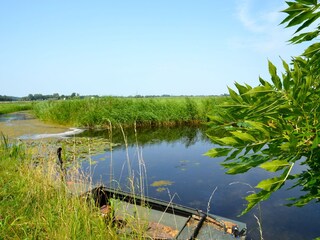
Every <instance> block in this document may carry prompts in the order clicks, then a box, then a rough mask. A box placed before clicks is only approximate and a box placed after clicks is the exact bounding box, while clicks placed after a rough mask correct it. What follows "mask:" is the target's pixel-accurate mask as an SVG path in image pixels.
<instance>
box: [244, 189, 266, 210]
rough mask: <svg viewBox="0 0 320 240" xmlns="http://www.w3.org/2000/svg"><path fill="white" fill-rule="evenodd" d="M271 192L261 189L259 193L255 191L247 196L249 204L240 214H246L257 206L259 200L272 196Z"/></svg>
mask: <svg viewBox="0 0 320 240" xmlns="http://www.w3.org/2000/svg"><path fill="white" fill-rule="evenodd" d="M270 195H271V192H268V191H263V190H262V191H260V192H259V193H253V194H250V195H249V196H247V197H246V200H247V201H248V205H247V207H246V209H245V210H243V211H242V213H241V214H240V215H243V214H246V213H247V212H249V211H250V210H251V209H252V208H253V207H254V206H256V205H257V204H258V203H259V202H261V201H263V200H266V199H268V198H269V197H270Z"/></svg>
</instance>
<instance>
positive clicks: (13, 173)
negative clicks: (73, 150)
mask: <svg viewBox="0 0 320 240" xmlns="http://www.w3.org/2000/svg"><path fill="white" fill-rule="evenodd" d="M28 152H29V149H28V148H26V147H25V146H24V144H22V143H17V142H13V141H11V140H9V139H8V138H6V137H4V136H2V139H0V186H1V188H0V239H93V238H94V239H117V234H116V229H113V228H112V226H111V224H109V225H108V223H107V224H106V221H105V219H103V217H101V216H100V215H99V209H98V208H96V207H95V206H93V205H90V204H86V202H85V201H84V200H83V199H81V198H77V197H73V198H72V197H71V196H70V193H69V192H68V191H67V188H66V186H65V185H64V184H63V182H61V181H60V177H58V178H57V172H56V168H55V166H56V164H55V159H52V155H50V154H48V152H47V154H46V158H45V159H44V161H43V162H38V163H37V164H35V163H34V162H33V161H31V157H30V156H29V153H28ZM49 155H50V156H49ZM55 176H56V177H55Z"/></svg>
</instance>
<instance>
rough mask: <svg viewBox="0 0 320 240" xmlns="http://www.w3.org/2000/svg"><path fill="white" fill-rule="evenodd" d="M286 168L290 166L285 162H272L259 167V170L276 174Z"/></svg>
mask: <svg viewBox="0 0 320 240" xmlns="http://www.w3.org/2000/svg"><path fill="white" fill-rule="evenodd" d="M288 166H290V164H289V163H288V162H287V161H285V160H273V161H270V162H265V163H263V164H261V165H260V167H261V168H263V169H265V170H267V171H269V172H276V171H278V170H281V169H283V168H285V167H288Z"/></svg>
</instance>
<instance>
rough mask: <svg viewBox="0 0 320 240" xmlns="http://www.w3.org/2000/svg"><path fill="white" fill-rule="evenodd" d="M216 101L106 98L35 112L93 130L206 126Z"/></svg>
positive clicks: (39, 107) (49, 105)
mask: <svg viewBox="0 0 320 240" xmlns="http://www.w3.org/2000/svg"><path fill="white" fill-rule="evenodd" d="M223 99H224V98H223ZM217 101H222V98H219V97H203V98H114V97H106V98H95V99H74V100H60V101H45V102H38V103H37V104H35V105H34V108H33V109H34V112H35V114H36V116H37V117H38V118H40V119H42V120H44V121H51V122H55V123H59V124H67V125H75V126H82V127H90V128H94V127H96V128H97V127H106V126H109V125H110V124H112V125H116V124H119V123H120V124H123V125H133V124H136V125H138V126H170V125H182V124H199V123H201V122H205V121H206V119H207V114H209V113H210V112H212V111H213V110H214V109H215V107H216V103H217Z"/></svg>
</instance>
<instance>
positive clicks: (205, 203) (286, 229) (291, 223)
mask: <svg viewBox="0 0 320 240" xmlns="http://www.w3.org/2000/svg"><path fill="white" fill-rule="evenodd" d="M82 136H100V137H101V136H102V137H103V136H104V137H107V138H109V137H110V133H108V132H105V131H100V132H88V131H87V132H84V133H82ZM124 139H125V140H124ZM112 140H113V142H114V143H119V145H118V146H116V147H114V148H113V149H112V151H110V149H106V151H105V153H103V154H99V155H96V156H94V157H92V161H93V162H96V164H94V165H89V164H88V163H87V162H86V163H84V164H83V168H84V169H86V170H87V171H91V174H92V176H93V181H95V182H102V183H104V184H105V185H107V186H113V187H120V188H121V189H122V190H126V189H130V185H131V184H130V181H128V177H129V176H130V179H133V178H134V179H135V180H136V181H135V182H136V185H138V186H142V188H143V192H144V193H145V194H146V195H147V196H150V197H154V198H159V199H162V200H166V201H170V199H172V197H173V198H174V202H176V203H179V204H183V205H186V206H190V207H193V208H197V209H201V210H205V211H206V210H207V208H208V207H209V209H210V212H211V213H213V214H216V215H220V216H224V217H227V218H231V219H237V220H239V221H242V222H246V223H247V227H248V232H249V236H248V239H260V233H259V230H258V229H259V228H258V224H257V220H256V218H255V217H254V215H256V216H257V217H259V218H260V221H261V225H262V231H263V238H264V239H282V240H283V239H295V240H297V239H313V238H315V237H317V236H320V224H319V216H320V205H319V204H315V203H312V204H309V205H307V206H305V207H303V208H297V207H287V206H284V204H285V203H287V202H286V199H287V198H289V197H293V196H299V194H300V191H299V189H293V190H287V188H288V187H289V186H290V183H289V184H287V185H285V186H284V188H283V189H281V190H280V191H279V192H277V193H275V194H274V195H273V196H272V197H271V198H270V199H269V200H267V201H264V202H262V203H261V206H260V210H259V209H258V208H255V209H254V210H252V211H251V212H249V213H248V214H246V215H244V216H241V217H237V216H238V215H239V214H240V213H241V211H242V210H244V208H245V206H244V205H245V203H246V201H245V200H244V197H245V196H247V195H248V194H249V193H250V191H254V190H255V191H258V190H257V189H253V188H252V187H251V186H255V185H257V183H258V182H259V181H260V180H262V179H265V178H267V177H272V174H270V173H268V172H266V171H264V170H263V169H258V168H257V169H254V170H251V171H249V172H247V173H245V174H240V175H227V174H225V170H224V169H223V168H222V167H221V166H220V163H221V161H223V158H216V159H212V158H209V157H206V156H204V155H203V154H204V153H205V152H207V151H208V150H209V149H211V148H212V147H214V145H213V144H212V143H211V142H210V141H209V140H208V138H207V137H206V136H205V133H204V131H203V130H201V129H198V128H190V127H183V128H169V129H168V128H158V129H140V130H139V129H138V130H137V133H136V134H135V133H134V132H128V131H127V132H125V133H124V135H123V134H122V133H121V132H119V131H118V132H117V131H115V132H113V133H112ZM301 170H302V167H299V166H298V167H297V168H296V169H294V171H295V172H298V171H301ZM110 179H113V181H110ZM161 180H164V181H169V183H171V185H166V186H153V183H155V182H156V181H161ZM158 183H159V182H158ZM164 183H165V182H164ZM167 183H168V182H167ZM291 184H292V183H291ZM138 188H139V187H136V189H135V190H136V191H139V189H138ZM210 197H211V198H210Z"/></svg>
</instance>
